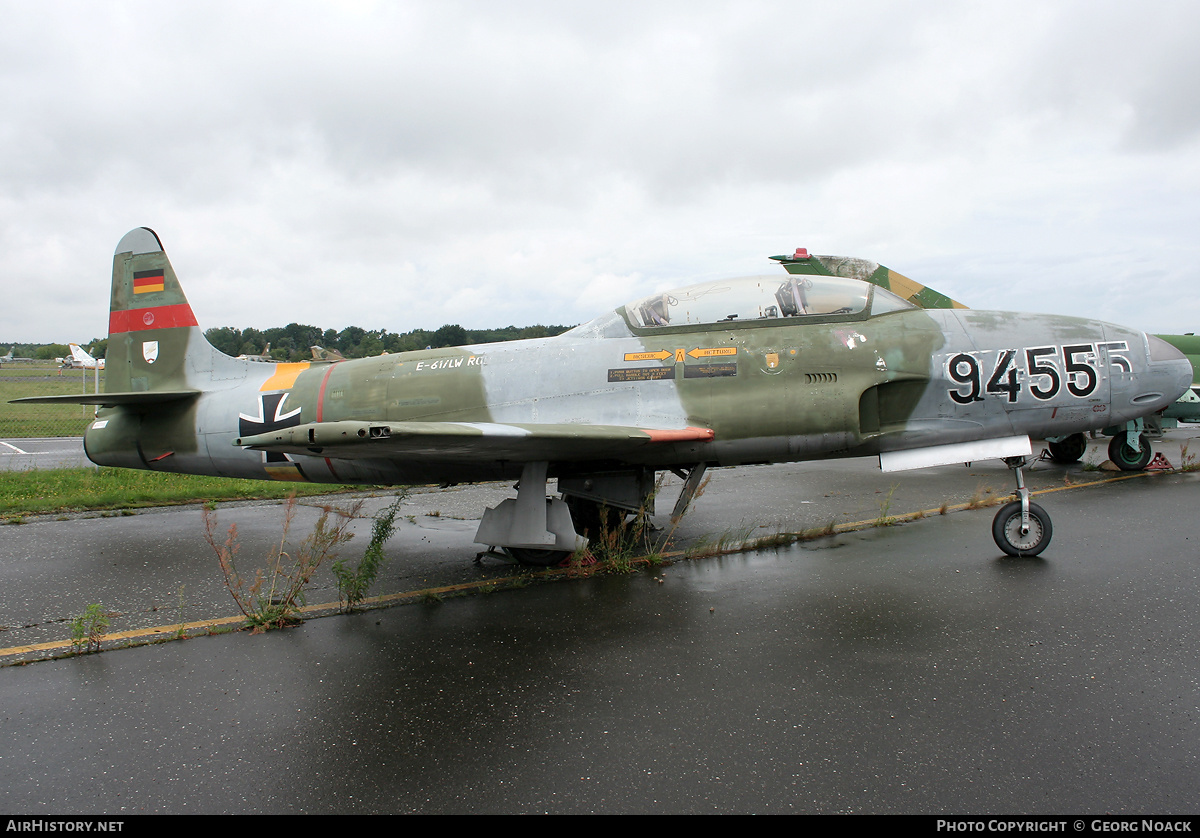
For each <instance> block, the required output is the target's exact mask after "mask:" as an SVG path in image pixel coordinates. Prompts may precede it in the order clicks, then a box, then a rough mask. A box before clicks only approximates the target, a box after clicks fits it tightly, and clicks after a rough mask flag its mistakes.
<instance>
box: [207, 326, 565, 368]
mask: <svg viewBox="0 0 1200 838" xmlns="http://www.w3.org/2000/svg"><path fill="white" fill-rule="evenodd" d="M570 328H571V327H570V326H541V325H537V326H524V327H517V326H505V327H504V328H502V329H464V328H463V327H462V326H459V325H457V324H447V325H445V326H442V327H441V328H440V329H437V330H436V331H432V332H431V331H429V330H427V329H413V330H412V331H411V332H399V333H398V332H389V331H388V330H387V329H374V330H368V329H361V328H359V327H358V326H347V327H346V328H345V329H342V330H341V331H340V332H336V331H334V330H333V329H324V330H322V329H320V328H319V327H317V326H305V325H303V324H300V323H289V324H288V325H286V326H283V327H276V328H273V329H263V330H262V331H259V330H258V329H253V328H251V329H235V328H233V327H232V326H221V327H218V328H215V329H209V330H208V331H206V332H205V333H204V336H205V337H206V338H208V341H209V343H211V344H212V345H213V346H215V347H216V348H217V349H219V350H221V351H222V352H224V353H225V354H226V355H233V356H234V357H236V356H238V355H258V354H260V353H261V352H262V351H263V347H264V346H266V345H267V344H268V343H269V344H270V345H271V350H270V355H271V357H272V358H274V359H275V360H277V361H304V360H309V359H311V358H312V352H311V351H310V348H311V347H313V346H320V347H323V348H325V349H335V350H337V351H338V352H340V353H341V354H342V355H344V356H345V357H347V358H363V357H366V356H368V355H380V354H382V353H384V352H408V351H411V350H414V349H425V348H426V347H432V348H434V349H439V348H441V347H443V346H464V345H467V344H472V343H496V342H500V341H507V340H524V339H526V338H544V337H552V336H554V335H558V334H562V333H563V332H565V331H567V329H570Z"/></svg>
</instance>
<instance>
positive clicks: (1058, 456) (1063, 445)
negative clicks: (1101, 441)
mask: <svg viewBox="0 0 1200 838" xmlns="http://www.w3.org/2000/svg"><path fill="white" fill-rule="evenodd" d="M1046 447H1047V448H1049V449H1050V458H1051V459H1052V460H1054V462H1056V463H1062V464H1063V465H1066V464H1068V463H1076V462H1079V458H1080V457H1082V456H1083V454H1084V452H1085V451H1087V437H1086V436H1084V435H1083V434H1071V435H1070V436H1069V437H1067V438H1066V439H1060V440H1059V441H1058V442H1047V443H1046Z"/></svg>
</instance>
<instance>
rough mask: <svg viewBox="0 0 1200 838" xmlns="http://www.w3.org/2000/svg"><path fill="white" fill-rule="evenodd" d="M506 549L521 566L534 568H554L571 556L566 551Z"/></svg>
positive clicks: (523, 548) (522, 548)
mask: <svg viewBox="0 0 1200 838" xmlns="http://www.w3.org/2000/svg"><path fill="white" fill-rule="evenodd" d="M504 549H505V550H507V551H508V553H509V555H510V556H512V557H513V558H514V559H516V560H517V561H519V562H520V563H521V564H526V565H531V566H532V567H554V566H555V565H558V564H562V563H563V562H565V561H566V560H567V559H568V558H569V557H570V555H571V554H570V553H569V552H567V551H566V550H538V549H536V548H533V547H505V548H504Z"/></svg>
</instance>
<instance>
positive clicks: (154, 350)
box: [142, 340, 158, 364]
mask: <svg viewBox="0 0 1200 838" xmlns="http://www.w3.org/2000/svg"><path fill="white" fill-rule="evenodd" d="M142 357H143V358H145V359H146V363H147V364H153V363H154V362H155V361H157V360H158V341H156V340H147V341H142Z"/></svg>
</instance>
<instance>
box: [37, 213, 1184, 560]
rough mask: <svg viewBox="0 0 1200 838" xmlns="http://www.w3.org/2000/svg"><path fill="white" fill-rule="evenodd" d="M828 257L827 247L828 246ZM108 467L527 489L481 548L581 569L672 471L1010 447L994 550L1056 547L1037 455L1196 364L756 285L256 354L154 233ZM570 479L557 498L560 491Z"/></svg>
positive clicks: (866, 300) (1080, 322) (830, 289)
mask: <svg viewBox="0 0 1200 838" xmlns="http://www.w3.org/2000/svg"><path fill="white" fill-rule="evenodd" d="M822 258H825V257H822ZM111 287H112V302H111V309H110V316H109V323H110V336H109V341H108V356H107V358H108V372H107V375H106V381H105V387H106V392H104V393H102V394H98V395H90V396H89V395H82V396H58V397H39V398H34V399H22V400H18V401H37V402H47V401H57V402H75V403H87V404H100V405H101V406H102V409H101V410H100V411H99V412H98V414H97V418H96V420H95V421H94V422H93V423H92V424H91V426H90V427H89V429H88V430H87V432H86V435H85V438H84V446H85V450H86V451H87V454H88V457H89V458H91V459H92V460H93V461H94V462H96V463H99V464H101V465H112V466H125V467H129V468H143V469H154V470H162V471H176V472H191V473H202V474H218V475H225V476H231V477H256V478H262V477H272V478H275V479H279V480H310V481H317V482H335V483H371V484H380V483H385V484H404V483H429V482H443V483H455V482H472V481H483V480H497V479H512V478H519V480H520V482H519V484H518V488H517V497H516V498H515V499H509V500H506V501H504V502H502V503H501V504H499V505H498V506H497V507H494V508H492V509H488V510H487V511H486V512H485V514H484V516H483V520H482V521H481V523H480V527H479V530H478V532H477V534H476V540H477V541H478V542H479V543H482V544H487V545H493V546H502V547H504V548H506V549H507V550H508V551H509V552H510V553H512V554H513V555H515V556H516V557H517V558H518V559H520V560H522V561H525V562H529V563H534V564H552V563H557V562H559V561H561V560H562V559H563V558H565V557H566V556H567V555H569V554H570V552H571V551H572V550H575V549H577V548H579V547H581V546H582V545H584V544H585V543H586V538H585V537H584V536H585V535H586V534H587V533H589V532H590V533H593V534H594V533H596V532H597V529H596V528H597V527H598V526H600V524H601V523H602V522H604V521H606V520H609V521H611V520H613V519H612V517H611V516H612V515H613V513H612V512H610V510H615V511H616V514H617V515H618V516H619V517H621V518H623V517H624V515H625V513H626V512H627V511H635V510H638V509H640V508H647V509H648V511H650V512H653V509H652V503H653V486H654V477H655V473H656V472H657V471H660V470H664V469H670V470H672V471H674V472H675V473H677V474H679V475H680V476H682V477H684V478H685V484H684V491H683V493H682V496H681V498H680V502H679V504H678V505H677V506H676V508H675V511H674V514H675V515H679V514H682V511H683V509H684V508H685V507H686V505H687V504H688V502H689V501H690V499H691V497H692V496H693V494H694V492H695V491H696V488H697V486H698V485H699V482H700V478H701V477H702V476H703V474H704V473H705V470H706V469H707V468H709V467H710V466H734V465H744V464H752V463H769V462H794V461H799V460H808V459H818V458H831V457H855V456H864V455H876V456H878V457H879V461H880V465H881V467H882V468H883V469H884V470H885V471H893V470H899V469H904V468H917V467H922V466H930V465H939V464H949V463H957V462H964V461H973V460H981V459H987V458H992V457H996V458H1004V459H1005V460H1006V462H1008V464H1009V465H1010V467H1012V468H1013V469H1014V474H1015V476H1016V482H1017V488H1018V495H1019V498H1020V499H1019V500H1017V501H1013V502H1012V503H1010V504H1008V505H1006V506H1004V507H1002V508H1001V509H1000V511H999V512H998V514H997V516H996V518H995V520H994V521H993V537H994V538H995V540H996V543H997V544H998V545H999V546H1000V547H1001V549H1003V550H1004V551H1005V552H1007V553H1009V554H1011V555H1035V554H1037V553H1039V552H1040V551H1041V550H1043V549H1044V548H1045V546H1046V544H1047V543H1048V542H1049V540H1050V536H1051V531H1052V527H1051V524H1050V519H1049V516H1047V515H1046V513H1045V511H1044V510H1042V509H1041V508H1040V507H1039V506H1038V505H1036V504H1033V503H1031V502H1030V500H1029V493H1028V491H1027V490H1026V489H1025V487H1024V484H1023V481H1022V477H1021V466H1022V465H1023V464H1024V462H1025V459H1024V458H1025V457H1026V456H1028V455H1029V454H1030V453H1031V449H1030V437H1035V438H1042V437H1045V436H1066V435H1069V434H1072V433H1076V432H1081V431H1086V430H1091V429H1092V428H1095V427H1097V426H1099V425H1103V424H1108V423H1112V422H1125V421H1127V420H1130V419H1134V418H1136V417H1140V416H1143V415H1145V414H1147V413H1150V412H1153V411H1156V410H1159V409H1160V408H1162V407H1164V406H1166V405H1168V404H1170V403H1171V402H1173V401H1174V400H1175V399H1176V397H1178V395H1179V394H1180V393H1181V392H1183V390H1185V389H1186V387H1187V385H1188V384H1189V383H1190V382H1191V366H1190V365H1189V364H1188V362H1187V360H1186V359H1185V358H1184V357H1183V355H1182V354H1181V353H1180V352H1179V351H1178V350H1176V349H1175V348H1174V347H1172V346H1170V345H1168V344H1167V343H1165V342H1163V341H1161V340H1158V339H1156V338H1153V337H1151V336H1149V335H1146V334H1145V333H1143V332H1140V331H1137V330H1135V329H1127V328H1124V327H1121V326H1115V325H1112V324H1108V323H1101V322H1098V321H1093V320H1084V319H1082V318H1074V317H1059V316H1052V315H1031V314H1011V313H1005V312H980V311H973V310H970V309H955V308H947V309H922V308H919V307H917V306H915V305H913V304H912V303H910V302H908V301H907V300H905V299H904V298H902V297H901V296H898V295H897V294H895V293H892V292H891V291H889V290H887V289H885V288H883V287H880V286H877V285H873V284H870V283H866V282H862V281H859V280H856V279H848V278H842V277H835V276H821V275H795V274H789V275H787V276H785V277H780V276H778V275H776V276H758V277H745V278H741V279H731V280H721V281H715V282H705V283H701V284H698V285H693V286H690V287H687V288H681V289H676V290H673V291H668V292H663V293H657V294H652V295H650V296H648V297H645V298H642V299H639V300H634V301H631V302H630V303H628V304H626V305H624V306H621V307H620V308H618V309H616V310H612V311H607V312H604V313H602V314H600V315H599V316H598V317H596V318H595V319H594V320H591V321H589V322H587V323H584V324H582V325H580V326H577V327H575V328H574V329H571V330H570V331H568V332H565V333H563V334H561V335H558V336H556V337H552V338H540V339H534V340H523V341H512V342H508V343H499V344H482V345H476V346H459V347H447V348H440V349H427V350H423V351H417V352H401V353H395V354H392V355H386V356H375V357H371V358H361V359H356V360H347V361H341V362H338V363H330V364H324V363H317V364H314V363H312V362H307V361H306V362H300V363H273V364H264V363H257V362H249V361H240V360H237V359H235V358H230V357H229V356H227V355H223V354H222V353H220V352H218V351H216V350H215V349H214V348H213V347H212V346H211V345H210V344H209V343H208V341H207V340H205V338H204V334H203V332H202V331H201V330H200V328H199V326H198V324H197V321H196V318H195V315H194V314H193V312H192V309H191V306H190V305H189V304H188V301H187V298H186V297H185V296H184V293H183V290H182V288H181V287H180V284H179V282H178V279H177V278H176V275H175V271H174V269H173V268H172V267H171V264H170V262H169V261H168V259H167V256H166V254H165V253H164V252H163V248H162V245H161V243H160V242H159V239H158V236H157V234H155V233H154V232H153V231H152V230H150V229H148V228H137V229H135V230H132V231H130V232H129V233H128V234H127V235H126V236H125V237H124V238H123V239H122V240H121V242H120V243H119V244H118V246H117V250H116V253H115V255H114V258H113V281H112V286H111ZM551 478H557V481H558V483H557V489H558V492H559V493H560V494H561V496H562V497H561V498H547V491H546V489H547V480H548V479H551Z"/></svg>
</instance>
